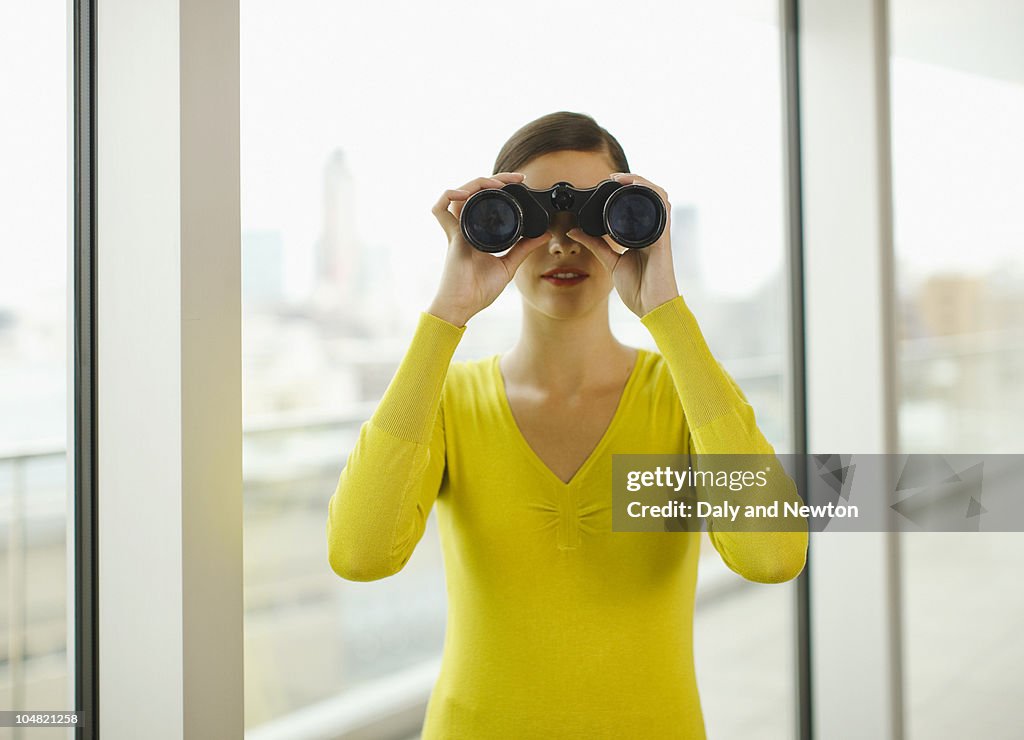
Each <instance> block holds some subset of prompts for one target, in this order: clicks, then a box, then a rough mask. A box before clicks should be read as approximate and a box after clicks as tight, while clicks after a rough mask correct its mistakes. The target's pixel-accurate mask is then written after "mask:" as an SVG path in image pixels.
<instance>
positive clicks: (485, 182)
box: [458, 177, 508, 193]
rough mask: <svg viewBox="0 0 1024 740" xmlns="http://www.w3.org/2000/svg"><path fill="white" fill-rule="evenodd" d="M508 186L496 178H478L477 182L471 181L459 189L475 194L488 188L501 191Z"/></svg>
mask: <svg viewBox="0 0 1024 740" xmlns="http://www.w3.org/2000/svg"><path fill="white" fill-rule="evenodd" d="M506 185H508V183H507V182H505V181H503V180H499V179H498V178H496V177H478V178H476V179H475V180H470V181H469V182H467V183H466V184H465V185H463V186H462V187H461V188H458V189H459V190H465V191H466V192H467V193H475V192H476V191H478V190H486V189H487V188H498V189H499V190H500V189H501V188H503V187H505V186H506Z"/></svg>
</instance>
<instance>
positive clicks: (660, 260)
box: [568, 172, 679, 318]
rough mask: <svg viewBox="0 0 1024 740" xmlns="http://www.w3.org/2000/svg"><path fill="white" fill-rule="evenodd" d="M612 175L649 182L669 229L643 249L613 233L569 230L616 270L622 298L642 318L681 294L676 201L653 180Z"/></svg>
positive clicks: (625, 180)
mask: <svg viewBox="0 0 1024 740" xmlns="http://www.w3.org/2000/svg"><path fill="white" fill-rule="evenodd" d="M611 178H612V179H613V180H615V181H616V182H619V183H622V184H623V185H632V184H634V183H635V184H638V185H646V186H647V187H649V188H651V189H652V190H654V191H655V192H656V193H658V195H660V196H661V199H662V200H663V201H664V203H665V210H666V212H667V214H668V219H667V221H666V223H665V231H664V232H663V233H662V235H661V238H660V239H658V241H656V242H655V243H654V244H652V245H651V246H649V247H644V248H643V249H626V248H625V247H623V246H621V245H619V244H618V243H617V242H616V241H615V240H614V239H612V238H611V236H610V235H607V234H606V235H605V236H603V237H597V236H590V235H589V234H586V233H584V231H583V230H582V229H580V228H579V227H576V228H573V229H570V230H569V231H568V236H569V238H571V239H573V240H574V241H577V242H579V243H580V244H582V245H583V246H584V247H586V248H587V249H589V250H590V251H591V252H593V253H594V256H595V257H597V258H598V259H599V260H601V263H602V264H603V265H604V266H605V268H607V269H608V271H609V272H611V274H612V284H613V285H615V289H616V290H617V291H618V293H619V296H620V297H621V298H622V302H623V303H625V304H626V306H627V307H628V308H629V310H630V311H632V312H633V313H635V314H636V315H637V316H640V317H641V318H642V317H643V316H645V315H646V314H648V313H650V312H651V311H653V310H654V309H655V308H657V307H658V306H660V305H661V304H663V303H666V302H668V301H670V300H672V299H673V298H675V297H677V296H678V295H679V288H678V286H677V285H676V273H675V269H674V268H673V266H672V243H671V231H672V228H671V227H672V205H671V204H670V203H669V200H668V193H666V192H665V191H664V190H663V189H661V188H660V187H658V186H657V185H655V184H654V183H653V182H650V181H649V180H646V179H644V178H643V177H640V176H639V175H633V174H622V173H618V172H616V173H614V174H612V175H611Z"/></svg>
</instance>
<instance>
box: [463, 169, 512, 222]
mask: <svg viewBox="0 0 1024 740" xmlns="http://www.w3.org/2000/svg"><path fill="white" fill-rule="evenodd" d="M500 174H505V175H507V174H508V173H500ZM509 182H513V181H509ZM506 185H508V182H505V181H504V180H499V179H498V178H497V177H478V178H476V179H475V180H470V181H469V182H467V183H466V184H465V185H463V186H462V187H461V188H458V189H459V190H463V191H465V192H466V193H469V194H470V195H472V194H473V193H478V192H480V191H481V190H488V189H494V190H501V189H502V188H503V187H505V186H506ZM464 200H465V199H464ZM462 205H463V204H462V203H461V202H457V203H456V204H455V207H454V208H453V209H452V211H453V212H454V214H455V218H459V217H460V216H461V215H462Z"/></svg>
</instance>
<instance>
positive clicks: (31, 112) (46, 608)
mask: <svg viewBox="0 0 1024 740" xmlns="http://www.w3.org/2000/svg"><path fill="white" fill-rule="evenodd" d="M67 9H68V6H67V3H63V2H61V3H26V4H12V3H5V4H3V5H2V6H0V28H2V29H4V33H3V36H4V41H3V43H2V44H0V66H2V68H3V69H4V70H5V73H4V74H3V76H2V79H0V98H2V99H3V101H4V114H3V115H2V116H0V163H2V165H0V167H2V172H3V175H2V177H0V708H3V709H8V710H10V709H15V710H60V709H72V708H73V707H72V706H71V699H70V697H71V694H72V693H73V692H72V689H71V685H70V680H71V677H69V675H68V669H67V666H68V656H67V634H68V626H69V625H68V619H69V618H70V619H73V611H69V605H68V603H67V594H68V589H69V579H70V578H73V574H71V573H69V572H68V558H67V549H66V548H67V542H66V528H67V523H68V509H67V501H68V495H67V486H68V484H69V480H68V478H69V476H68V466H67V459H68V458H67V456H66V447H67V444H68V438H69V435H68V433H67V430H68V429H69V428H71V426H72V422H73V418H71V417H70V416H69V412H68V395H67V384H68V378H69V364H68V346H69V335H68V332H69V330H70V329H71V327H70V326H69V325H68V306H69V296H70V291H71V290H72V289H73V286H72V285H71V284H69V282H68V279H67V276H68V253H69V223H70V220H69V218H68V203H69V197H70V192H71V184H70V176H71V172H70V171H69V168H68V153H69V148H68V142H69V129H68V126H69V122H70V120H71V111H70V110H69V107H68V106H69V99H70V97H69V85H70V84H71V81H70V80H69V79H68V61H69V56H70V50H69V43H70V34H69V32H68V29H69V24H70V18H69V17H68V13H67ZM72 609H73V605H72ZM4 733H7V734H4ZM19 733H20V734H19ZM23 735H24V736H25V737H28V736H31V737H33V738H36V737H38V738H40V740H44V739H45V738H64V737H66V736H67V730H65V729H61V728H34V729H32V730H31V731H29V732H24V730H19V729H15V728H9V729H0V737H5V738H6V737H10V738H20V737H22V736H23Z"/></svg>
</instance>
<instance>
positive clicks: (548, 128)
mask: <svg viewBox="0 0 1024 740" xmlns="http://www.w3.org/2000/svg"><path fill="white" fill-rule="evenodd" d="M567 149H568V150H574V151H580V152H605V153H606V154H607V155H608V158H609V159H610V160H611V162H612V164H613V165H614V166H615V167H616V169H617V170H618V171H619V172H629V163H628V162H627V161H626V154H625V153H624V152H623V151H622V147H621V146H620V145H619V142H618V141H616V139H615V137H614V136H612V135H611V134H610V133H608V132H607V131H605V130H604V129H603V128H601V127H600V126H598V125H597V121H595V120H594V119H593V118H591V117H590V116H588V115H585V114H583V113H570V112H568V111H559V112H558V113H549V114H547V115H546V116H541V117H540V118H538V119H537V120H535V121H530V123H528V124H526V125H525V126H523V127H522V128H520V129H519V130H518V131H516V132H515V133H514V134H512V136H511V137H510V138H509V140H508V141H506V142H505V145H504V146H503V147H502V148H501V151H500V152H498V158H497V159H496V160H495V161H494V172H495V173H498V172H516V171H518V170H519V168H520V167H522V166H523V165H524V164H526V163H527V162H529V161H530V160H531V159H534V158H535V157H539V156H540V155H542V154H548V153H550V152H560V151H565V150H567Z"/></svg>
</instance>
